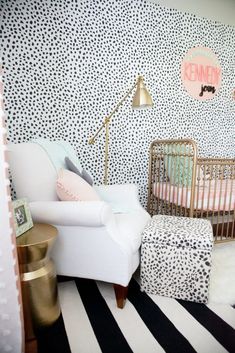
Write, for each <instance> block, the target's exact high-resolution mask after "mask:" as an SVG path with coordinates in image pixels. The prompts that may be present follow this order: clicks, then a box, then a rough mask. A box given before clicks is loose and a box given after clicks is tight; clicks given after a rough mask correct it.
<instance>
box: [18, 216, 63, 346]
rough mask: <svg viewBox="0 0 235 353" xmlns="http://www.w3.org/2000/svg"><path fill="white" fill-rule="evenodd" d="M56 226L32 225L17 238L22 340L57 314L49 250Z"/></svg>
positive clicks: (53, 320)
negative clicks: (21, 307) (23, 332)
mask: <svg viewBox="0 0 235 353" xmlns="http://www.w3.org/2000/svg"><path fill="white" fill-rule="evenodd" d="M56 237H57V229H56V228H55V227H54V226H51V225H49V224H39V223H38V224H34V226H33V228H31V229H30V230H28V231H27V232H25V233H24V234H22V235H21V236H19V237H17V239H16V244H17V253H18V259H19V267H20V277H21V286H22V298H23V311H24V321H25V333H26V339H28V340H30V339H34V337H35V336H34V329H35V328H39V327H42V326H48V325H51V324H53V323H54V322H55V321H56V320H57V319H58V317H59V315H60V306H59V301H58V293H57V281H56V271H55V266H54V264H53V262H52V260H51V259H50V252H51V249H52V246H53V244H54V241H55V239H56Z"/></svg>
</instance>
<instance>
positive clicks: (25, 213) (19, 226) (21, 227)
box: [12, 199, 33, 237]
mask: <svg viewBox="0 0 235 353" xmlns="http://www.w3.org/2000/svg"><path fill="white" fill-rule="evenodd" d="M12 206H13V215H14V223H15V232H16V236H17V237H18V236H20V235H21V234H23V233H25V232H26V231H27V230H29V229H30V228H32V227H33V220H32V217H31V213H30V209H29V206H28V203H27V199H19V200H15V201H13V202H12Z"/></svg>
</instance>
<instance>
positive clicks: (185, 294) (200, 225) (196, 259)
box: [140, 215, 213, 303]
mask: <svg viewBox="0 0 235 353" xmlns="http://www.w3.org/2000/svg"><path fill="white" fill-rule="evenodd" d="M212 246H213V233H212V227H211V224H210V222H209V221H208V220H206V219H198V218H188V217H175V216H165V215H164V216H163V215H157V216H153V217H152V219H151V221H150V222H149V223H148V224H147V226H146V227H145V229H144V231H143V234H142V246H141V266H140V281H141V290H142V291H145V292H147V293H150V294H160V295H163V296H168V297H173V298H177V299H184V300H189V301H195V302H199V303H207V301H208V290H209V281H210V270H211V252H212Z"/></svg>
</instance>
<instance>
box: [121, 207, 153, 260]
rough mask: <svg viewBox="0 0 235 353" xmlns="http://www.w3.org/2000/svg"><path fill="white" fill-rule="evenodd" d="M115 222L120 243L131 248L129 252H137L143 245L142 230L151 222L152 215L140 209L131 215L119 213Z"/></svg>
mask: <svg viewBox="0 0 235 353" xmlns="http://www.w3.org/2000/svg"><path fill="white" fill-rule="evenodd" d="M115 220H116V227H117V230H118V233H119V241H120V242H122V245H123V246H125V247H126V248H127V247H129V251H130V250H131V252H133V253H134V252H136V251H137V250H138V249H139V247H140V245H141V234H142V231H141V230H142V229H144V227H145V225H146V224H147V222H148V221H149V220H150V215H149V214H148V213H147V212H145V211H144V210H143V209H139V210H135V211H133V212H129V213H117V214H115Z"/></svg>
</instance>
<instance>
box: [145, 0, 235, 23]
mask: <svg viewBox="0 0 235 353" xmlns="http://www.w3.org/2000/svg"><path fill="white" fill-rule="evenodd" d="M148 1H150V2H153V3H158V4H160V5H162V6H165V7H170V8H174V9H177V10H179V11H182V12H188V13H192V14H195V15H197V16H201V17H206V18H209V19H211V20H215V21H219V22H221V23H224V24H229V25H231V26H235V0H148Z"/></svg>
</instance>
